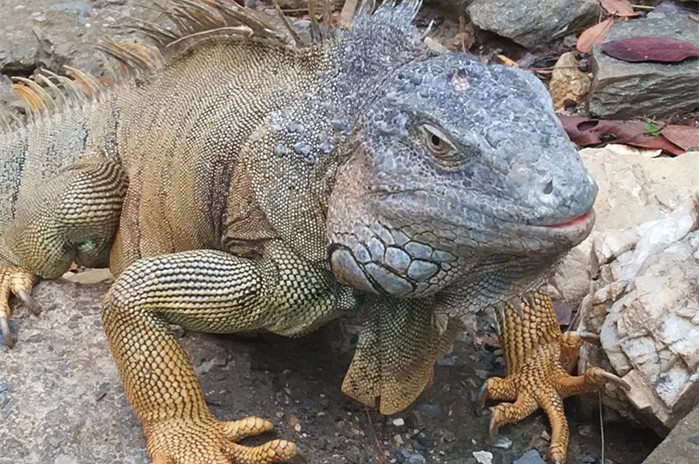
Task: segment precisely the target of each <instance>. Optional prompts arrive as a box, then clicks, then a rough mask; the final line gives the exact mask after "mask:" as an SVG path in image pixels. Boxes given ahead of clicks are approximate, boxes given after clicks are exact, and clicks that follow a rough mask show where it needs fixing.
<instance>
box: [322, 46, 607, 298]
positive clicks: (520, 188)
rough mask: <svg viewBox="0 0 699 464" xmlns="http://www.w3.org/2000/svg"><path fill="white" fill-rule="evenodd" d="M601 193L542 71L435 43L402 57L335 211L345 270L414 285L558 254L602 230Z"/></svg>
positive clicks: (341, 180) (340, 180) (420, 291)
mask: <svg viewBox="0 0 699 464" xmlns="http://www.w3.org/2000/svg"><path fill="white" fill-rule="evenodd" d="M596 192H597V187H596V185H595V183H594V181H593V180H592V178H591V176H590V174H589V173H588V172H587V170H586V169H585V167H584V166H583V164H582V161H581V159H580V157H579V155H578V153H577V152H576V150H575V148H574V146H573V145H572V143H571V142H570V140H569V139H568V137H567V136H566V134H565V132H564V131H563V129H562V126H561V124H560V122H559V120H558V118H557V117H556V115H555V114H554V112H553V108H552V104H551V101H550V98H549V95H548V92H547V91H546V89H545V88H544V86H543V85H542V84H541V83H540V82H539V81H538V80H537V79H536V78H535V77H534V76H532V75H530V74H529V73H527V72H525V71H522V70H519V69H514V68H511V67H504V66H488V65H484V64H482V63H480V62H479V61H478V60H476V59H474V58H472V57H469V56H467V55H464V54H444V55H433V56H432V57H430V58H428V59H425V60H421V61H417V62H411V63H409V64H406V65H404V66H402V67H400V68H399V69H398V70H397V71H396V73H395V74H394V75H393V76H392V77H391V78H389V79H387V80H385V81H384V83H383V85H382V86H381V87H380V90H379V91H377V92H375V94H374V96H373V98H372V100H371V103H370V104H368V105H367V106H366V107H365V108H364V109H363V111H362V112H361V114H360V116H359V117H358V119H357V123H356V124H355V126H354V128H353V132H352V135H351V144H350V149H349V154H348V156H347V159H346V161H345V162H344V163H343V164H342V165H341V166H340V168H339V171H338V173H337V180H336V184H335V187H334V189H333V193H332V196H331V200H330V205H329V211H328V227H329V236H330V241H331V248H330V250H331V251H330V253H331V254H330V259H331V265H332V269H333V271H334V273H335V274H336V275H337V276H338V278H339V279H340V280H342V281H344V282H345V283H348V284H350V285H352V286H354V287H356V288H360V289H364V290H369V291H372V292H378V293H388V294H392V295H397V296H413V295H425V294H431V293H434V292H436V291H438V290H440V289H442V288H444V287H445V286H447V285H449V284H450V283H451V282H452V281H454V279H456V278H457V277H458V276H460V275H463V273H464V272H474V267H477V266H478V265H479V264H478V263H485V262H487V263H489V264H488V265H491V266H496V265H497V264H493V263H501V264H503V265H504V264H507V263H514V262H517V261H526V260H529V259H534V260H536V261H537V262H544V263H549V264H553V263H554V262H555V261H556V258H557V257H559V256H560V255H561V254H562V253H564V252H566V251H568V250H569V249H570V248H571V247H573V246H575V245H576V244H578V243H579V242H581V241H582V240H583V239H584V238H585V237H586V236H587V235H588V234H589V232H590V230H591V227H592V224H593V221H594V213H593V211H592V205H593V202H594V200H595V195H596Z"/></svg>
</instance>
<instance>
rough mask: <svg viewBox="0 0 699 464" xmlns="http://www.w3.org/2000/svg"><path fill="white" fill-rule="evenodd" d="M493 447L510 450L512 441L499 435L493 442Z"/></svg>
mask: <svg viewBox="0 0 699 464" xmlns="http://www.w3.org/2000/svg"><path fill="white" fill-rule="evenodd" d="M493 446H494V447H496V448H501V449H510V448H511V447H512V440H510V439H509V438H507V437H506V436H504V435H501V436H499V437H498V438H497V439H496V440H495V443H493Z"/></svg>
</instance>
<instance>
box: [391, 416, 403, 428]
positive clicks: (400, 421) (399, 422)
mask: <svg viewBox="0 0 699 464" xmlns="http://www.w3.org/2000/svg"><path fill="white" fill-rule="evenodd" d="M392 422H393V425H395V426H396V427H403V426H404V425H405V420H404V419H403V418H402V417H396V418H395V419H393V421H392Z"/></svg>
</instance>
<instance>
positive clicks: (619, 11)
mask: <svg viewBox="0 0 699 464" xmlns="http://www.w3.org/2000/svg"><path fill="white" fill-rule="evenodd" d="M599 2H600V4H601V5H602V8H604V9H605V10H607V12H608V13H609V14H612V15H616V16H620V17H622V18H633V17H635V16H638V13H636V12H635V11H633V6H631V3H630V2H629V0H599Z"/></svg>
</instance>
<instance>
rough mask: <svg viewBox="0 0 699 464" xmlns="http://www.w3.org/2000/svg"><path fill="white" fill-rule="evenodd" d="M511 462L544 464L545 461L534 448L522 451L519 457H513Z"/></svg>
mask: <svg viewBox="0 0 699 464" xmlns="http://www.w3.org/2000/svg"><path fill="white" fill-rule="evenodd" d="M512 464H546V461H544V460H543V459H541V455H540V454H539V452H538V451H537V450H535V449H530V450H529V451H527V452H526V453H524V454H523V455H522V456H521V457H520V458H519V459H515V461H514V462H513V463H512Z"/></svg>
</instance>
